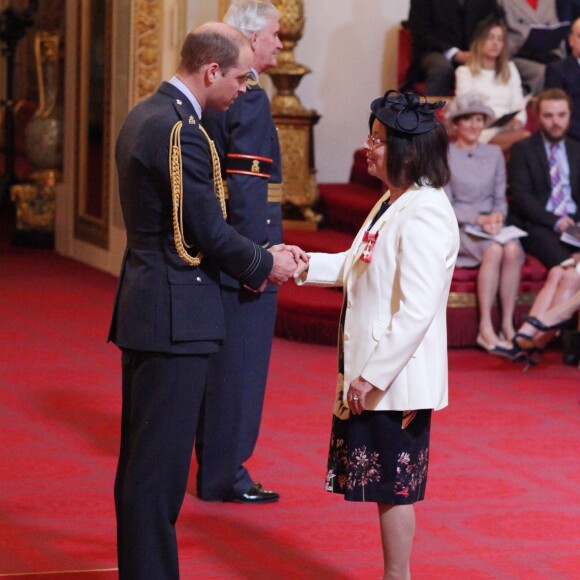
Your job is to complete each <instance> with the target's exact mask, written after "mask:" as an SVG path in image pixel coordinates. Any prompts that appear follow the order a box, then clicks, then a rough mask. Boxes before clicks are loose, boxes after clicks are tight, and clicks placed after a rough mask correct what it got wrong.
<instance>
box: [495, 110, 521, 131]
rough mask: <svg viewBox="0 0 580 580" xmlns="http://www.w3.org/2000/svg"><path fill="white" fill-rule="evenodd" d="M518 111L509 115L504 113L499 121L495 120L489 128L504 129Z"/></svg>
mask: <svg viewBox="0 0 580 580" xmlns="http://www.w3.org/2000/svg"><path fill="white" fill-rule="evenodd" d="M518 113H519V111H512V112H511V113H506V114H505V115H502V116H501V117H500V118H499V119H496V120H495V121H494V122H493V123H492V124H491V125H490V127H505V126H506V125H507V124H508V123H509V122H510V121H511V120H512V119H513V118H514V117H515V116H516V115H517V114H518Z"/></svg>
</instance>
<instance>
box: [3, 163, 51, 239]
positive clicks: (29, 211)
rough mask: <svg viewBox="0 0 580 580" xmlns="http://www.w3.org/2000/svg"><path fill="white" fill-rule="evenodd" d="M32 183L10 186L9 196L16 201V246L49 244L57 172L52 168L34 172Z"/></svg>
mask: <svg viewBox="0 0 580 580" xmlns="http://www.w3.org/2000/svg"><path fill="white" fill-rule="evenodd" d="M31 179H32V182H31V183H25V184H20V185H13V186H12V187H11V188H10V199H11V200H12V201H13V202H14V203H15V204H16V236H15V238H16V239H15V243H16V244H17V245H39V246H43V247H44V246H52V244H53V243H54V212H55V205H56V191H55V188H56V183H57V181H58V180H59V179H60V173H59V172H58V171H55V170H52V169H46V170H42V171H36V172H35V173H33V174H32V176H31Z"/></svg>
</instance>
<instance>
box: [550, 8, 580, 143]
mask: <svg viewBox="0 0 580 580" xmlns="http://www.w3.org/2000/svg"><path fill="white" fill-rule="evenodd" d="M568 43H569V44H570V51H571V54H570V56H567V57H566V58H565V59H564V60H559V61H557V62H551V63H550V64H549V65H548V66H547V67H546V82H545V87H546V88H559V89H564V91H566V92H567V93H568V95H569V97H570V99H571V101H572V118H571V121H570V128H569V129H568V135H569V136H570V137H573V138H574V139H579V140H580V18H578V19H577V20H575V21H574V24H573V25H572V29H571V30H570V36H569V37H568Z"/></svg>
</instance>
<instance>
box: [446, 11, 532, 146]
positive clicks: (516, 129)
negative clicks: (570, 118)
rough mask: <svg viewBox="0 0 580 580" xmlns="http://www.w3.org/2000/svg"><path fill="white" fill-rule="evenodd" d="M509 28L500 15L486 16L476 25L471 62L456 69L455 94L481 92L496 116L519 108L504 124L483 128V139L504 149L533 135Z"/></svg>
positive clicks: (484, 141) (469, 60) (498, 116)
mask: <svg viewBox="0 0 580 580" xmlns="http://www.w3.org/2000/svg"><path fill="white" fill-rule="evenodd" d="M506 38H507V31H506V28H505V26H504V25H503V24H502V23H501V22H500V21H499V20H496V19H490V18H488V19H485V20H482V21H481V22H480V23H479V24H478V26H477V28H476V29H475V32H474V36H473V40H472V42H471V47H470V57H469V59H468V61H467V63H466V64H465V65H463V66H460V67H458V68H457V69H456V71H455V84H456V88H455V94H456V95H457V96H461V95H465V94H467V93H472V92H476V93H481V94H483V95H485V96H486V97H487V98H488V101H487V105H488V106H489V107H490V108H491V109H492V110H493V112H494V115H495V117H496V119H499V118H500V117H502V116H503V115H508V114H510V113H514V112H515V111H519V112H518V113H517V114H516V115H515V116H514V117H513V118H512V119H511V120H509V121H508V122H507V123H505V124H504V125H502V126H501V127H493V128H491V127H490V128H487V129H485V131H483V132H482V134H481V137H480V140H481V141H482V142H483V143H493V144H495V145H499V146H500V147H501V149H502V151H504V153H505V152H506V151H507V150H508V149H509V148H510V147H511V145H512V144H513V143H515V142H516V141H519V140H520V139H524V138H525V137H528V136H529V135H530V133H529V131H526V130H525V129H524V126H525V124H526V121H527V115H526V102H527V101H526V99H525V98H524V95H523V91H522V81H521V78H520V74H519V73H518V69H517V68H516V65H515V64H514V63H513V62H511V61H510V60H509V54H508V45H507V41H506Z"/></svg>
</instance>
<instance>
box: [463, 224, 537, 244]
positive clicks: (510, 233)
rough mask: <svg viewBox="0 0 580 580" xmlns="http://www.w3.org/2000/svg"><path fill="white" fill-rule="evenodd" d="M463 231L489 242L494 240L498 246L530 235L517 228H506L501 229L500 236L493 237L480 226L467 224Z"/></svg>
mask: <svg viewBox="0 0 580 580" xmlns="http://www.w3.org/2000/svg"><path fill="white" fill-rule="evenodd" d="M463 229H464V230H465V231H466V232H467V233H468V234H471V235H472V236H477V237H479V238H487V239H488V240H493V241H494V242H497V243H498V244H506V243H507V242H509V241H511V240H515V239H516V238H523V237H524V236H527V235H528V232H525V231H524V230H522V229H520V228H518V227H517V226H504V227H503V228H501V231H500V232H499V234H496V235H495V236H491V235H490V234H487V233H485V232H484V231H483V230H482V229H481V227H480V226H476V225H472V224H467V225H466V226H465V227H464V228H463Z"/></svg>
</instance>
